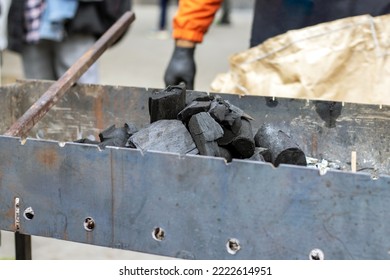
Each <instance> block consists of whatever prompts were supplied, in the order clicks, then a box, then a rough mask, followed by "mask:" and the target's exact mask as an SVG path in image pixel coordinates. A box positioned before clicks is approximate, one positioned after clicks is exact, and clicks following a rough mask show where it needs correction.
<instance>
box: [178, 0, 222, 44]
mask: <svg viewBox="0 0 390 280" xmlns="http://www.w3.org/2000/svg"><path fill="white" fill-rule="evenodd" d="M222 1H223V0H180V1H179V9H178V11H177V13H176V15H175V17H174V19H173V38H175V39H183V40H188V41H192V42H196V43H200V42H202V41H203V36H204V34H205V33H206V32H207V30H208V28H209V26H210V25H211V23H212V22H213V19H214V16H215V14H216V12H217V11H218V9H219V7H220V6H221V4H222Z"/></svg>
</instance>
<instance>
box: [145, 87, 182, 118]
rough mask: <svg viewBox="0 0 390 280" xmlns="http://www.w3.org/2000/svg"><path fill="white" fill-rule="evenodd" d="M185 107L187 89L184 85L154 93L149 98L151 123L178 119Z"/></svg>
mask: <svg viewBox="0 0 390 280" xmlns="http://www.w3.org/2000/svg"><path fill="white" fill-rule="evenodd" d="M185 106H186V87H185V84H184V83H180V84H179V85H176V86H168V87H167V88H166V89H164V90H161V91H157V92H154V93H152V95H151V97H150V98H149V115H150V122H151V123H153V122H155V121H158V120H164V119H166V120H172V119H177V115H178V114H179V113H180V111H181V110H183V109H184V108H185Z"/></svg>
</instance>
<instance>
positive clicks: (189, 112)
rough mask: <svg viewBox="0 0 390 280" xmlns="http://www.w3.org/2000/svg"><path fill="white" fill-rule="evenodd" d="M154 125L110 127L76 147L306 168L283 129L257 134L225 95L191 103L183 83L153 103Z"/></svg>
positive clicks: (159, 94) (269, 128)
mask: <svg viewBox="0 0 390 280" xmlns="http://www.w3.org/2000/svg"><path fill="white" fill-rule="evenodd" d="M148 105H149V114H150V124H149V125H147V126H146V127H145V128H143V129H140V130H138V129H137V128H136V127H135V125H134V124H131V123H125V124H124V125H123V127H116V126H115V125H112V126H110V127H109V128H107V129H105V130H104V131H102V132H101V133H100V134H99V138H100V141H90V140H88V139H80V140H77V141H75V142H78V143H89V144H96V145H99V147H100V148H105V147H107V146H116V147H128V148H136V149H141V150H153V151H160V152H173V153H179V154H199V155H206V156H215V157H223V158H225V159H226V161H228V162H230V161H231V160H232V159H233V158H237V159H249V160H255V161H266V162H271V163H272V164H273V165H274V166H278V165H279V164H281V163H284V164H295V165H303V166H306V165H307V161H306V156H305V154H304V153H303V151H302V150H301V149H300V148H299V147H298V145H297V144H296V143H295V142H294V141H293V140H292V139H291V137H289V135H287V134H286V133H284V132H283V131H281V130H278V129H276V128H274V127H273V126H272V125H269V124H264V125H262V126H261V127H260V128H258V130H257V132H256V133H253V129H252V125H251V120H253V118H252V117H251V116H249V115H248V114H246V113H245V112H244V111H243V110H241V109H240V108H238V107H236V106H234V105H233V104H230V103H229V102H228V101H226V100H223V99H222V98H221V97H220V96H218V95H216V96H209V95H205V96H199V97H196V98H194V99H192V100H191V101H190V102H189V104H186V88H185V85H184V84H180V85H176V86H169V87H167V88H166V89H164V90H161V91H156V92H154V93H152V95H151V97H150V98H149V104H148Z"/></svg>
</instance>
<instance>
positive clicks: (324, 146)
mask: <svg viewBox="0 0 390 280" xmlns="http://www.w3.org/2000/svg"><path fill="white" fill-rule="evenodd" d="M51 84H52V83H50V82H43V81H28V82H27V81H24V82H20V83H19V84H17V85H15V86H13V87H5V88H1V87H0V101H1V102H0V108H1V109H3V108H2V107H3V105H2V104H7V105H4V107H6V108H8V107H9V106H12V107H11V108H12V110H11V109H6V108H5V109H6V110H5V112H7V113H4V116H3V117H4V119H3V124H2V125H1V126H0V132H5V128H7V126H9V125H11V124H12V122H13V121H15V120H16V119H17V118H19V117H20V116H21V114H22V113H23V112H24V110H26V109H27V108H29V106H31V104H33V103H34V101H35V100H36V99H37V98H38V97H39V96H40V94H42V93H43V92H45V91H46V90H47V88H48V87H49V86H50V85H51ZM153 90H154V89H145V88H136V87H120V86H103V85H76V86H74V87H72V88H71V89H70V90H69V92H68V93H67V94H66V95H65V96H64V98H63V99H62V100H60V101H59V102H58V104H57V105H56V106H54V107H53V108H52V109H51V110H50V111H49V112H48V113H47V115H46V116H45V117H44V118H43V119H42V120H41V121H40V122H39V123H38V124H36V126H35V127H34V129H33V130H32V132H31V133H30V134H29V137H32V138H41V139H46V140H57V141H72V140H75V139H78V138H82V137H87V136H94V137H95V138H98V134H99V132H101V131H102V130H103V129H105V128H107V127H109V126H111V125H112V124H117V125H123V123H124V122H133V123H134V124H136V125H137V126H138V127H139V128H142V127H144V126H146V125H147V124H148V123H149V113H148V107H147V104H148V98H149V96H150V94H151V93H152V91H153ZM199 94H208V93H200V92H196V91H189V92H188V96H187V100H190V99H191V98H193V96H197V95H199ZM211 94H212V93H211ZM220 95H221V96H222V97H223V98H224V99H226V100H228V101H230V102H231V103H232V104H234V105H236V106H238V107H240V108H241V109H243V110H244V111H245V112H246V113H248V114H249V115H251V116H252V117H254V120H253V121H252V122H251V123H252V128H253V130H254V133H255V132H256V131H257V129H258V128H259V127H260V126H261V125H262V124H263V123H268V124H272V125H274V126H275V127H277V128H279V129H281V130H283V131H284V132H286V133H287V134H289V135H290V136H291V137H292V138H293V139H294V140H295V142H297V144H298V145H299V146H300V147H301V149H302V150H303V151H304V152H305V154H306V155H307V156H310V157H314V158H319V159H322V158H325V159H327V160H330V161H338V162H339V163H340V165H341V166H342V167H343V168H344V169H345V170H351V163H350V162H351V152H352V151H356V152H357V169H358V170H366V171H368V172H371V171H373V170H376V171H377V172H378V173H382V174H387V175H390V171H389V170H390V149H389V143H390V134H389V133H388V131H390V107H389V106H382V107H380V106H378V105H365V104H350V103H345V104H341V103H337V104H336V105H335V106H334V111H333V118H327V116H326V115H324V114H322V113H320V111H321V110H320V109H321V106H322V105H324V102H317V101H311V100H298V99H285V98H278V99H276V100H272V99H270V98H265V97H259V96H244V97H240V96H237V95H231V94H220ZM8 104H9V105H8ZM325 105H326V102H325ZM0 114H1V113H0ZM4 124H5V125H4Z"/></svg>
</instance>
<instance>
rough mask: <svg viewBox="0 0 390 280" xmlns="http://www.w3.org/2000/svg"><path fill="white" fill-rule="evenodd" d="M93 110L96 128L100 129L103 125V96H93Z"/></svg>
mask: <svg viewBox="0 0 390 280" xmlns="http://www.w3.org/2000/svg"><path fill="white" fill-rule="evenodd" d="M94 112H95V118H96V128H97V129H99V130H101V129H103V127H104V117H103V97H102V96H99V97H97V98H95V104H94Z"/></svg>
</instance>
